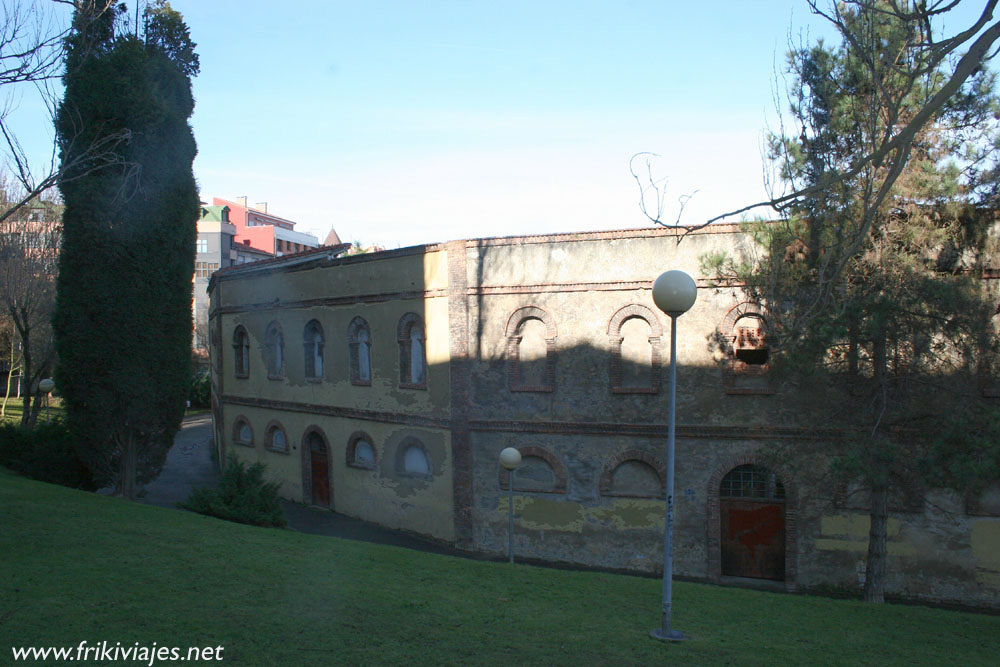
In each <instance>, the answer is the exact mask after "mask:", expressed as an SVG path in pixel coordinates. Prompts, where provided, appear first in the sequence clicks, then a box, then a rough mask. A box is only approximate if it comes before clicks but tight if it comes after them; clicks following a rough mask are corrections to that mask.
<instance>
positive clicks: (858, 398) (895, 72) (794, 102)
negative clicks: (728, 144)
mask: <svg viewBox="0 0 1000 667" xmlns="http://www.w3.org/2000/svg"><path fill="white" fill-rule="evenodd" d="M885 10H886V7H884V6H882V7H880V6H879V3H877V2H875V3H863V4H857V5H852V6H848V7H845V8H843V10H842V12H843V13H842V14H841V15H840V16H841V18H842V20H843V22H844V24H845V26H846V28H847V33H846V34H848V35H850V36H851V37H852V39H851V40H845V42H844V43H843V44H840V45H838V46H836V47H833V48H831V47H828V46H826V45H824V44H822V43H820V44H818V45H815V46H812V47H803V48H798V49H795V50H793V51H792V53H791V54H790V55H789V70H790V73H791V75H792V81H793V86H792V90H791V94H790V100H791V105H790V106H791V110H790V111H791V116H792V118H794V121H795V128H794V130H795V131H792V132H789V133H786V134H783V135H778V136H773V137H772V138H771V142H770V148H771V155H772V158H773V160H774V161H775V163H776V165H777V166H778V168H779V170H780V175H781V177H782V179H783V180H784V182H785V183H786V184H788V185H789V186H790V187H791V188H792V189H795V190H799V191H803V192H805V193H807V194H806V196H804V197H802V198H799V199H797V200H795V204H794V205H793V206H792V207H790V208H789V209H787V210H785V211H784V213H785V214H786V215H787V219H786V220H785V221H782V222H778V223H765V224H755V225H751V226H750V227H751V229H752V231H753V233H754V235H755V238H756V240H757V242H758V245H759V247H760V248H762V250H763V254H762V256H761V257H760V258H759V259H758V260H756V261H753V262H750V261H745V262H742V263H741V262H739V261H735V260H734V258H720V257H714V258H707V262H706V264H708V265H709V266H710V267H711V268H712V269H713V270H716V271H718V272H719V273H721V274H725V275H727V276H728V277H731V278H736V279H737V280H738V281H741V282H742V283H743V284H745V285H746V288H745V290H746V292H747V294H748V296H749V297H750V298H751V299H754V300H756V301H758V302H760V303H762V304H764V305H765V306H766V308H767V310H768V320H769V327H768V339H769V341H770V347H771V348H772V353H773V354H774V355H775V358H776V363H779V364H783V365H784V367H785V370H787V371H791V372H792V373H794V374H798V376H799V377H800V378H801V377H802V376H803V375H805V376H807V378H808V380H807V382H806V383H805V384H807V385H809V386H812V387H822V390H823V391H825V392H826V395H825V401H826V403H827V404H828V405H831V406H835V409H834V410H832V411H822V410H817V413H818V414H819V413H822V412H830V413H832V414H831V415H830V421H831V425H834V424H835V425H838V426H841V427H845V428H846V429H847V432H850V433H855V434H856V435H855V436H854V437H848V438H845V439H844V440H843V441H841V442H839V443H836V444H833V445H831V444H829V443H826V444H824V446H823V447H822V448H820V449H819V450H816V449H814V448H810V447H808V446H806V445H801V444H797V446H796V447H795V448H791V449H789V448H783V451H782V452H781V455H782V456H786V457H798V458H799V460H801V461H807V463H808V465H812V466H815V465H816V462H817V461H821V460H823V459H824V458H826V459H827V460H828V461H829V462H830V464H831V466H832V469H833V472H835V473H836V478H837V479H839V480H841V482H846V481H847V480H851V481H853V482H856V483H859V484H860V485H861V486H862V487H864V488H866V489H868V492H869V493H870V508H871V509H870V513H869V514H870V520H871V521H870V533H869V545H868V554H867V573H866V579H865V598H866V599H867V600H869V601H873V602H881V601H882V600H883V598H884V588H885V581H886V560H887V534H886V533H887V518H888V511H889V506H890V504H892V503H893V502H894V501H897V502H905V500H904V499H905V498H906V497H910V498H912V497H914V496H915V495H916V496H918V497H919V495H920V493H921V491H922V488H923V487H925V486H927V485H950V486H953V487H955V488H959V489H961V490H963V491H965V490H969V489H974V488H975V487H976V486H977V485H982V484H983V483H985V481H986V480H989V479H990V478H991V477H992V478H995V477H996V475H997V474H998V471H1000V448H998V445H997V442H998V437H997V436H998V435H1000V431H997V418H996V414H995V412H994V411H993V410H991V409H990V408H989V407H988V406H986V405H985V404H984V403H983V401H982V395H981V392H980V386H979V379H980V377H979V372H980V371H982V370H983V369H984V368H988V367H989V366H990V365H991V364H992V363H993V361H992V354H993V352H994V348H995V344H996V337H995V332H994V330H993V328H992V325H991V317H992V315H993V313H994V312H995V306H996V295H995V294H993V295H990V294H988V292H987V288H986V287H985V286H984V281H983V280H982V277H983V271H984V269H985V268H987V266H986V264H987V261H988V259H989V258H990V257H992V258H994V259H995V258H996V257H998V255H997V253H996V250H997V249H996V248H995V247H990V243H991V242H990V236H989V235H988V234H987V227H988V226H989V225H990V224H991V223H992V222H993V212H991V211H987V210H984V209H983V207H982V206H979V205H977V204H979V202H978V201H977V193H979V192H980V191H982V190H983V188H982V187H981V186H982V185H984V184H983V183H982V182H981V181H980V179H981V178H982V177H983V176H985V175H987V174H989V173H990V169H984V168H983V165H985V164H988V163H990V162H991V161H995V159H996V154H995V152H993V153H992V154H991V153H990V148H991V143H992V141H993V137H992V136H991V133H992V132H994V131H995V128H996V123H995V121H994V119H995V117H996V113H997V108H998V107H997V101H996V97H995V95H994V94H993V76H992V75H991V74H990V73H989V72H987V71H985V70H982V71H980V72H979V73H978V74H977V75H976V76H975V77H973V78H972V79H971V80H970V82H969V83H968V84H967V86H966V88H965V89H964V90H963V91H962V92H961V94H959V95H956V96H954V97H952V98H951V99H950V100H949V101H948V103H947V104H946V105H945V106H944V107H943V108H942V109H941V110H940V111H939V112H938V113H937V114H936V115H935V116H934V117H933V119H932V121H931V122H929V123H928V124H927V125H925V126H924V127H923V128H922V129H921V130H920V132H919V133H918V134H917V135H916V136H915V137H914V140H913V142H912V143H911V144H909V145H904V146H901V147H899V148H898V149H897V152H894V153H891V154H889V155H887V156H886V158H885V159H884V160H881V161H879V162H877V163H872V164H869V165H867V166H866V167H865V168H864V169H862V170H861V171H860V172H859V173H857V174H856V175H854V176H852V177H849V178H841V176H842V175H843V174H845V173H847V172H848V171H849V170H850V167H851V165H854V164H857V163H858V159H859V156H863V155H867V154H871V153H873V152H874V150H875V149H876V148H877V146H879V144H880V143H881V142H883V140H884V137H886V136H889V135H891V134H892V133H893V132H896V131H898V129H899V128H900V127H903V126H905V125H906V124H907V123H908V122H909V121H910V120H912V118H913V117H914V115H915V114H917V113H919V111H920V110H921V109H922V108H924V106H925V104H926V102H927V100H929V99H931V98H932V97H933V96H934V95H935V94H936V93H937V91H938V90H939V89H940V86H941V84H942V81H943V76H942V75H941V72H940V70H939V69H938V68H936V67H935V66H933V65H932V64H929V63H928V62H927V60H926V59H925V56H926V50H923V49H921V48H919V45H920V44H925V43H927V42H928V41H929V35H928V33H927V31H928V30H930V25H929V24H928V23H925V22H921V21H915V20H906V17H905V13H902V14H901V13H898V12H892V11H885ZM898 151H904V153H901V154H899V153H898ZM830 182H833V183H835V185H833V186H831V187H823V188H817V189H815V190H812V189H811V187H812V186H814V185H815V184H822V183H830ZM987 189H988V188H987ZM817 407H818V406H817ZM956 429H964V430H965V434H966V437H964V438H956V437H955V433H956ZM957 440H961V442H962V445H961V446H956V441H957ZM963 460H966V461H967V460H973V461H975V462H976V465H964V464H962V463H961V462H962V461H963Z"/></svg>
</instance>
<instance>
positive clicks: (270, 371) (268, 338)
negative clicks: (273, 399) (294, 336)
mask: <svg viewBox="0 0 1000 667" xmlns="http://www.w3.org/2000/svg"><path fill="white" fill-rule="evenodd" d="M264 342H265V346H266V357H267V377H268V379H270V380H281V379H284V377H285V336H284V334H283V333H282V332H281V325H279V324H278V323H277V322H271V323H270V324H269V325H267V332H266V333H265V335H264Z"/></svg>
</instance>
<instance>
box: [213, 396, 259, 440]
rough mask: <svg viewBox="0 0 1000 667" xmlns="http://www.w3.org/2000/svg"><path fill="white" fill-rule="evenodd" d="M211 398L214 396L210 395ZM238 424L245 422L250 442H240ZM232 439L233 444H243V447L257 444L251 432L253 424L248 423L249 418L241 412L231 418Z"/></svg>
mask: <svg viewBox="0 0 1000 667" xmlns="http://www.w3.org/2000/svg"><path fill="white" fill-rule="evenodd" d="M212 400H213V401H214V400H215V396H213V397H212ZM240 424H246V425H247V427H248V428H249V429H250V442H242V441H241V440H240V439H239V435H240ZM232 441H233V444H235V445H243V446H244V447H256V446H257V440H256V438H255V437H254V433H253V424H251V423H250V420H249V419H247V418H246V416H245V415H242V414H239V415H236V419H234V420H233V428H232Z"/></svg>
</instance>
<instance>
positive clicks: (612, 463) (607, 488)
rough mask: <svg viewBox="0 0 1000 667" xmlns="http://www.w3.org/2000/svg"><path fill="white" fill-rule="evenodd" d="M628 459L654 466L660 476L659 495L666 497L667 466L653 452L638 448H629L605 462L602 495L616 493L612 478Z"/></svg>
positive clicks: (600, 487)
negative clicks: (613, 490) (612, 485)
mask: <svg viewBox="0 0 1000 667" xmlns="http://www.w3.org/2000/svg"><path fill="white" fill-rule="evenodd" d="M626 461H640V462H642V463H645V464H646V465H648V466H649V467H650V468H652V469H653V470H654V471H655V472H656V476H657V477H659V478H660V493H659V495H658V497H659V498H663V497H664V492H665V491H666V488H667V466H666V465H665V464H664V463H663V462H662V461H660V460H659V459H658V458H656V457H655V456H653V455H652V454H649V453H647V452H643V451H641V450H638V449H628V450H626V451H624V452H621V453H619V454H615V455H614V456H612V457H611V458H610V459H608V460H607V461H606V462H605V464H604V470H603V472H602V473H601V481H600V483H599V485H598V490H599V491H600V494H601V495H602V496H611V495H616V494H614V493H612V492H611V478H612V477H613V476H614V474H615V470H617V469H618V466H620V465H621V464H623V463H625V462H626Z"/></svg>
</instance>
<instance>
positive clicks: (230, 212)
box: [194, 197, 341, 363]
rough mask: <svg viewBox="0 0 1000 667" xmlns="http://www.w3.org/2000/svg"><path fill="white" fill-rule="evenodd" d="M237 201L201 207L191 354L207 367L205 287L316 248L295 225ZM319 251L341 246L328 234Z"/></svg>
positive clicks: (261, 206) (313, 239) (216, 201)
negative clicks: (233, 271) (243, 267)
mask: <svg viewBox="0 0 1000 667" xmlns="http://www.w3.org/2000/svg"><path fill="white" fill-rule="evenodd" d="M237 199H238V201H236V202H231V201H228V200H226V199H221V198H219V197H214V198H213V199H212V205H211V206H209V205H208V204H204V203H203V204H202V206H201V217H200V218H199V220H198V246H197V254H196V257H195V268H194V322H195V326H194V329H195V330H194V352H195V356H196V357H198V358H200V359H202V360H203V361H205V362H206V363H207V361H208V333H207V332H208V293H207V290H208V282H209V279H210V278H211V277H212V274H213V273H215V272H216V271H218V270H219V269H224V268H226V267H229V266H236V265H239V264H249V263H251V262H258V261H260V260H264V259H272V258H274V257H281V256H283V255H290V254H294V253H297V252H302V251H304V250H310V249H313V248H317V247H319V246H320V243H319V239H317V238H316V237H315V236H313V235H312V234H305V233H302V232H297V231H295V225H296V223H295V222H293V221H291V220H286V219H285V218H280V217H278V216H276V215H273V214H270V213H268V212H267V203H260V204H257V205H256V206H255V207H248V206H247V203H246V197H237ZM323 245H324V246H340V245H341V243H340V238H339V237H338V236H337V232H336V230H334V229H332V228H331V229H330V233H329V234H328V235H327V239H326V242H325V243H324V244H323Z"/></svg>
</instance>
